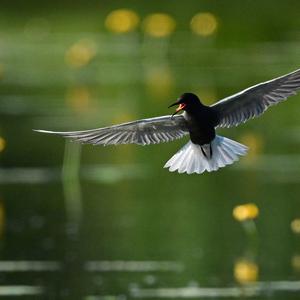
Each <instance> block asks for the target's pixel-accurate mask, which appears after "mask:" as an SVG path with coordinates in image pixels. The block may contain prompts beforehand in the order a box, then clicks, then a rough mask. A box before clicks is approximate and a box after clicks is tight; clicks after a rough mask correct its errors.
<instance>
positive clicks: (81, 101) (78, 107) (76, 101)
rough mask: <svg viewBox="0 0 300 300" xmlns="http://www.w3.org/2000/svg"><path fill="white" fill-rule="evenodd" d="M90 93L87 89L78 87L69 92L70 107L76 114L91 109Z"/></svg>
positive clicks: (67, 98)
mask: <svg viewBox="0 0 300 300" xmlns="http://www.w3.org/2000/svg"><path fill="white" fill-rule="evenodd" d="M90 98H91V95H90V91H89V89H88V88H87V87H84V86H76V87H73V88H71V89H69V90H68V91H67V94H66V100H67V103H68V105H69V106H70V107H71V108H72V109H73V110H74V111H76V112H83V111H86V110H88V109H89V108H90Z"/></svg>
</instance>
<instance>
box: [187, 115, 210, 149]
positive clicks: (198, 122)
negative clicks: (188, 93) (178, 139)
mask: <svg viewBox="0 0 300 300" xmlns="http://www.w3.org/2000/svg"><path fill="white" fill-rule="evenodd" d="M184 118H185V120H186V122H187V127H188V130H189V133H190V138H191V141H192V142H193V143H194V144H198V145H204V144H209V143H210V142H211V141H212V140H213V139H214V138H215V136H216V132H215V128H214V125H213V124H212V122H210V120H209V119H207V116H206V115H202V116H201V114H198V115H196V116H195V115H192V114H189V113H187V112H185V113H184Z"/></svg>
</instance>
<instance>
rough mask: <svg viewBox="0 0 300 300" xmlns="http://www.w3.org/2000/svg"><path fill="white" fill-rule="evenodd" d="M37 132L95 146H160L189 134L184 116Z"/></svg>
mask: <svg viewBox="0 0 300 300" xmlns="http://www.w3.org/2000/svg"><path fill="white" fill-rule="evenodd" d="M35 131H38V132H43V133H50V134H57V135H61V136H63V137H66V138H70V139H71V140H73V141H78V142H80V143H87V144H94V145H118V144H138V145H149V144H158V143H161V142H170V141H172V140H175V139H179V138H181V137H183V136H184V135H186V134H188V129H187V125H186V121H185V119H184V117H183V116H182V115H178V116H174V117H172V116H162V117H156V118H149V119H143V120H138V121H134V122H129V123H123V124H119V125H114V126H110V127H103V128H98V129H92V130H84V131H69V132H56V131H46V130H35Z"/></svg>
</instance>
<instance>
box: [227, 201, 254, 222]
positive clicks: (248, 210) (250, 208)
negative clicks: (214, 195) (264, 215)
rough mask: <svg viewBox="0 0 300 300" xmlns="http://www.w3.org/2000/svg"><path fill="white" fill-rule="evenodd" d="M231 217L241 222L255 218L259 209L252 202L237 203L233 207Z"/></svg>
mask: <svg viewBox="0 0 300 300" xmlns="http://www.w3.org/2000/svg"><path fill="white" fill-rule="evenodd" d="M232 214H233V217H234V218H235V219H236V220H238V221H240V222H242V221H246V220H252V219H255V218H256V217H257V216H258V214H259V209H258V207H257V206H256V205H255V204H254V203H248V204H243V205H238V206H236V207H235V208H234V209H233V212H232Z"/></svg>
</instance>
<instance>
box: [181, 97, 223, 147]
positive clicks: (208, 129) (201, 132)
mask: <svg viewBox="0 0 300 300" xmlns="http://www.w3.org/2000/svg"><path fill="white" fill-rule="evenodd" d="M176 104H184V108H182V109H183V110H185V119H186V122H187V127H188V130H189V133H190V138H191V141H192V142H193V143H194V144H198V145H205V144H210V142H211V141H212V140H213V139H214V138H215V136H216V131H215V127H216V126H217V125H218V122H219V116H218V113H217V111H215V110H214V109H213V108H211V107H209V106H206V105H203V104H202V103H201V102H200V100H199V98H198V97H197V96H196V95H195V94H192V93H185V94H183V95H182V96H181V97H180V98H179V100H178V101H177V102H176Z"/></svg>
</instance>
